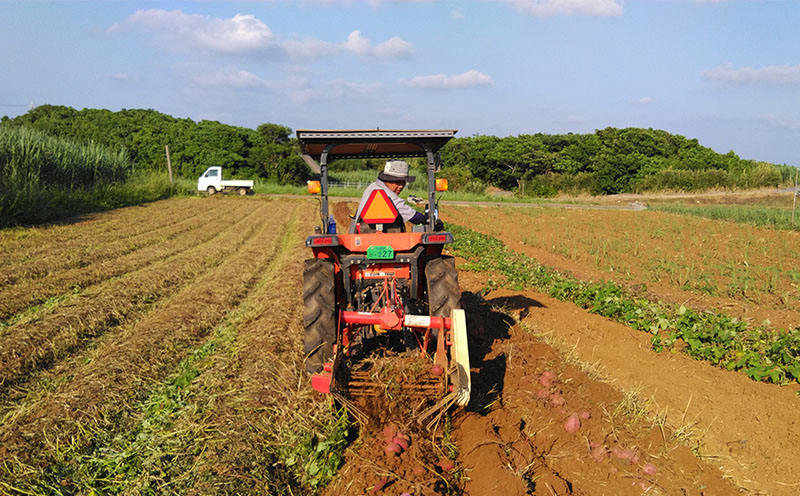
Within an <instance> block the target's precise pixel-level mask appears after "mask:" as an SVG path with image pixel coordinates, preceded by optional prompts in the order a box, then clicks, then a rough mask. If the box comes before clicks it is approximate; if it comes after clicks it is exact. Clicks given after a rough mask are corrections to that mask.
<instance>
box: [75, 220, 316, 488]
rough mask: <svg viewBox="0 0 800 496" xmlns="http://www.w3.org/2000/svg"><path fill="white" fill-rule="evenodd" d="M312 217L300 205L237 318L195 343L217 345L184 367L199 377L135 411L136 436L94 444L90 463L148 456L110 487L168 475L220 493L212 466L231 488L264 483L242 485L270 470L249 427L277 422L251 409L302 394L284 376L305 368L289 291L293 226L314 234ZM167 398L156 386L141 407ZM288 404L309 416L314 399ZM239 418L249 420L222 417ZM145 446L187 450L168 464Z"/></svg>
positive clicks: (296, 269)
mask: <svg viewBox="0 0 800 496" xmlns="http://www.w3.org/2000/svg"><path fill="white" fill-rule="evenodd" d="M312 218H313V213H312V207H311V205H310V204H306V205H303V206H302V207H301V211H300V212H299V216H295V218H294V219H293V220H292V221H291V222H290V224H289V225H287V226H286V228H285V231H284V232H283V233H282V235H281V236H280V237H281V240H280V246H279V247H278V248H277V252H276V254H275V256H274V258H272V259H271V260H270V262H269V264H268V265H267V266H266V267H265V268H264V270H263V272H262V274H263V275H262V277H261V279H260V281H259V283H258V284H257V286H256V288H255V289H254V291H253V292H251V293H250V294H249V295H248V296H247V298H246V299H245V300H243V301H242V303H241V305H240V306H239V308H237V310H236V313H237V314H238V315H237V316H235V317H232V318H231V320H230V321H229V322H226V323H225V324H224V325H223V326H221V327H219V328H217V329H216V330H215V332H214V334H213V335H212V336H211V337H210V338H209V339H208V340H206V341H205V342H204V343H203V344H202V346H200V347H199V348H195V350H198V349H199V350H207V349H211V350H213V352H212V353H211V354H210V355H202V356H203V358H202V359H201V360H199V361H198V360H196V359H195V360H193V361H192V365H189V367H197V369H199V372H198V374H199V375H198V376H197V378H196V379H195V380H194V382H193V384H191V385H187V386H186V389H185V390H184V391H183V393H182V394H181V398H180V399H179V400H176V401H175V402H174V403H171V404H167V405H164V406H163V408H157V409H155V408H154V407H152V406H151V407H149V408H147V409H145V411H144V412H140V413H139V415H137V419H136V424H135V425H136V426H135V427H133V428H132V430H133V432H134V433H136V435H135V436H133V435H131V436H128V437H127V438H125V440H124V441H122V440H120V439H118V438H117V439H115V440H114V441H113V442H111V443H109V444H108V445H107V446H104V447H103V448H101V449H98V450H96V451H97V453H98V454H97V456H96V458H93V459H92V460H91V461H90V463H92V464H94V465H98V466H104V465H106V464H108V463H109V460H111V459H113V458H114V457H118V456H120V454H122V453H124V454H125V456H141V457H142V458H145V462H144V463H143V465H142V466H141V470H139V471H137V472H136V473H127V474H126V476H125V479H124V480H119V482H118V485H117V486H114V487H115V488H119V489H121V490H123V491H125V492H128V491H135V492H146V491H155V492H157V493H161V492H164V491H166V490H168V487H169V486H170V485H171V484H172V482H171V481H175V480H181V481H182V485H183V486H184V487H191V488H192V491H193V492H196V493H207V492H219V491H220V490H221V488H222V487H227V486H228V483H223V485H222V486H220V485H219V482H217V484H215V486H214V488H213V489H212V487H211V486H208V485H206V484H207V483H208V482H209V479H208V477H207V475H206V474H208V473H210V472H212V471H218V470H221V471H223V472H224V473H228V474H232V476H231V477H230V478H228V479H229V482H230V488H231V490H242V489H243V488H244V487H248V488H251V489H253V488H258V487H261V488H263V487H264V484H263V480H262V482H261V483H259V482H253V483H252V484H250V483H244V484H242V478H246V477H252V478H253V479H264V477H263V476H264V471H265V470H266V471H269V470H270V469H269V468H268V467H269V465H270V464H269V463H268V462H266V461H265V460H264V454H263V451H264V449H265V448H266V447H267V446H269V445H270V443H271V442H272V441H271V440H270V439H269V438H268V437H267V436H266V435H265V432H264V429H263V426H262V427H260V428H257V430H258V431H259V432H260V433H259V432H254V430H253V426H252V425H251V424H252V423H254V424H256V425H262V424H272V423H274V421H273V420H271V419H270V417H269V416H268V415H265V414H257V415H255V416H254V415H251V414H250V413H251V412H254V411H263V410H264V408H265V407H264V405H263V404H264V402H265V401H267V400H269V402H270V404H271V405H272V406H276V405H283V404H284V403H285V402H284V400H285V399H286V397H293V396H295V395H297V394H298V391H296V389H297V385H298V380H297V379H298V377H297V376H296V375H294V376H292V377H291V378H290V379H289V378H287V377H280V376H281V374H282V372H283V370H282V369H284V367H285V366H286V365H288V364H292V365H294V368H295V369H296V370H295V371H294V372H295V374H297V373H300V372H299V371H300V370H301V369H302V367H300V366H299V365H298V361H299V360H300V359H301V358H302V357H301V356H300V353H299V351H300V349H301V346H300V343H301V342H302V341H301V339H302V338H301V332H302V331H301V330H300V329H299V328H298V322H299V321H300V313H299V311H300V307H299V306H297V294H296V291H294V289H295V288H296V287H297V285H298V284H300V280H299V276H300V274H301V271H302V259H303V258H304V257H305V255H306V253H305V251H306V250H307V248H305V247H304V246H303V244H302V237H303V235H302V234H300V233H298V226H297V223H298V221H299V222H300V223H301V224H303V227H302V230H303V233H305V232H310V231H311V223H310V222H309V219H312ZM198 353H200V354H202V351H199V352H198V351H193V352H189V353H187V356H189V357H197V356H198ZM286 368H289V367H286ZM279 372H280V373H279ZM283 379H288V380H283ZM303 379H304V378H303ZM302 382H303V385H302V386H301V388H300V391H299V393H304V396H311V395H312V394H313V393H310V392H309V391H308V390H307V388H306V387H305V384H304V383H305V380H303V381H302ZM163 396H164V393H163V392H162V390H161V389H159V390H157V391H155V392H154V393H151V395H150V397H151V399H148V400H147V404H148V405H154V404H155V403H156V402H158V403H159V404H163V400H160V399H159V398H163ZM174 396H175V394H174V393H173V396H172V397H173V398H174ZM318 406H319V405H316V407H318ZM287 408H288V409H290V410H292V409H293V410H295V411H296V412H303V417H304V418H305V419H310V418H311V416H312V410H314V408H315V406H314V405H313V404H304V405H302V406H301V407H299V408H292V407H291V406H287ZM317 409H318V408H317ZM154 410H155V411H154ZM165 415H169V419H170V420H169V422H164V421H162V420H161V419H162V418H164V416H165ZM239 415H241V418H249V419H250V420H249V421H248V422H229V421H228V420H227V419H231V418H236V417H238V416H239ZM209 431H214V432H217V433H218V434H217V435H216V436H215V438H216V440H215V441H213V442H211V443H209V442H208V441H209V440H208V436H206V435H204V433H206V432H209ZM142 436H147V438H148V439H149V441H148V443H147V445H146V446H144V445H143V444H142V443H141V442H140V441H139V439H140V437H142ZM144 451H147V452H161V453H165V454H167V453H181V454H183V456H181V457H179V458H175V459H172V458H171V457H170V458H169V461H168V462H167V461H166V460H167V458H165V457H162V458H153V457H146V453H144ZM187 455H188V456H187ZM195 455H196V456H195ZM237 474H239V475H240V476H237Z"/></svg>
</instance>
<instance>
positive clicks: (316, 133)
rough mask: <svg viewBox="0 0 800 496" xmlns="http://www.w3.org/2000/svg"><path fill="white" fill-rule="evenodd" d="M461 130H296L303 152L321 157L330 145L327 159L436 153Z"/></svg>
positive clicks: (422, 155) (396, 156) (417, 155)
mask: <svg viewBox="0 0 800 496" xmlns="http://www.w3.org/2000/svg"><path fill="white" fill-rule="evenodd" d="M457 132H458V130H456V129H430V130H418V129H415V130H412V129H409V130H383V129H351V130H338V131H333V130H309V129H298V130H297V131H295V134H296V135H297V140H298V141H299V142H300V150H301V153H302V154H303V155H308V156H311V157H313V158H314V159H316V160H318V159H319V158H320V156H321V155H322V153H323V151H324V150H325V149H326V147H329V148H328V156H327V159H328V160H333V159H337V158H405V157H424V156H425V155H426V152H428V151H430V152H432V153H436V152H437V151H439V149H440V148H441V147H443V146H444V145H445V143H447V142H448V141H450V139H452V138H453V137H454V136H455V134H456V133H457Z"/></svg>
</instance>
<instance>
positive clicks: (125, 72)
mask: <svg viewBox="0 0 800 496" xmlns="http://www.w3.org/2000/svg"><path fill="white" fill-rule="evenodd" d="M0 47H2V48H0V115H8V116H12V117H13V116H15V115H19V114H21V113H24V112H26V111H27V109H28V106H29V104H30V103H31V102H33V103H34V104H36V105H41V104H56V105H68V106H71V107H74V108H78V109H80V108H107V109H111V110H119V109H122V108H152V109H155V110H158V111H160V112H164V113H167V114H171V115H174V116H176V117H189V118H192V119H194V120H202V119H210V120H218V121H220V122H223V123H226V124H233V125H240V126H246V127H251V128H254V127H256V126H257V125H258V124H261V123H263V122H275V123H280V124H283V125H286V126H289V127H291V128H292V129H303V128H311V129H314V128H330V129H333V128H374V127H380V128H383V129H390V128H456V129H459V130H460V131H459V136H470V135H473V134H492V135H496V136H507V135H517V134H528V133H536V132H543V133H567V132H573V133H587V132H593V131H594V130H595V129H602V128H605V127H607V126H614V127H627V126H635V127H645V128H647V127H652V128H655V129H664V130H666V131H669V132H671V133H675V134H681V135H684V136H686V137H689V138H697V139H698V140H699V141H700V143H701V144H703V145H705V146H710V147H711V148H713V149H714V150H716V151H718V152H721V153H726V152H728V151H729V150H733V151H734V152H736V153H737V154H738V155H739V156H741V157H742V158H750V159H756V160H766V161H770V162H775V163H787V164H790V165H800V2H798V1H790V0H786V1H755V0H754V1H737V0H728V1H724V0H717V1H709V0H705V1H699V0H685V1H677V0H669V1H668V0H662V1H655V0H626V1H624V2H623V1H622V0H474V1H462V2H444V1H413V0H405V1H401V0H396V1H392V0H368V1H357V0H349V1H348V0H340V1H337V0H300V1H280V0H272V1H256V0H250V1H244V2H234V1H228V2H220V1H213V0H207V1H196V2H193V1H181V2H172V1H159V2H155V1H130V2H128V1H92V2H75V1H59V2H46V1H7V0H0Z"/></svg>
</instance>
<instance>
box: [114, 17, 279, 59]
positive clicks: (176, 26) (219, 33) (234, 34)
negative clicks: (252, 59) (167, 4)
mask: <svg viewBox="0 0 800 496" xmlns="http://www.w3.org/2000/svg"><path fill="white" fill-rule="evenodd" d="M135 29H141V30H143V31H148V32H151V33H153V34H154V35H155V36H156V37H157V38H158V39H159V40H160V41H161V42H162V43H163V45H164V46H165V47H166V48H170V49H173V50H178V51H190V50H196V49H204V50H209V51H212V52H220V53H237V52H249V51H256V50H263V49H265V48H268V47H269V46H270V45H271V44H272V43H273V42H274V41H275V36H274V35H273V34H272V31H270V29H269V28H268V27H267V25H266V24H264V23H263V22H261V21H260V20H258V19H257V18H256V17H255V16H253V15H252V14H236V15H235V16H233V17H232V18H230V19H218V18H213V17H209V16H204V15H199V14H186V13H184V12H183V11H180V10H172V11H167V10H162V9H147V10H137V11H136V12H134V13H133V14H132V15H131V16H130V17H128V18H127V19H126V20H125V21H123V22H122V23H121V24H114V25H113V26H111V27H110V28H109V32H112V33H114V32H121V31H126V30H135Z"/></svg>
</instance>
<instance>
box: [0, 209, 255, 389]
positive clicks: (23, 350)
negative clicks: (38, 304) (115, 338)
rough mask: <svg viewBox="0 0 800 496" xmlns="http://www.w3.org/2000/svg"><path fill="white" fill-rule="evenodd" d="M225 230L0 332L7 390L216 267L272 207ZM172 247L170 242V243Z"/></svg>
mask: <svg viewBox="0 0 800 496" xmlns="http://www.w3.org/2000/svg"><path fill="white" fill-rule="evenodd" d="M259 207H260V208H258V209H255V210H254V211H252V212H251V213H250V214H249V215H247V216H244V217H243V218H242V219H241V220H240V221H239V222H233V223H230V224H225V225H224V226H225V227H224V228H223V230H222V231H221V232H218V233H217V234H216V236H213V235H214V234H215V233H214V232H211V233H209V232H201V233H198V235H196V236H193V237H190V238H187V239H185V240H183V243H184V248H188V251H183V252H179V254H178V255H173V256H172V257H171V258H167V259H166V260H163V261H162V262H160V263H156V264H154V265H151V266H147V267H145V268H143V269H140V270H138V271H136V272H133V273H130V274H126V275H125V276H124V277H120V278H115V279H110V280H108V281H106V282H104V283H102V284H99V285H97V286H95V287H93V288H91V289H90V290H86V291H84V292H83V293H81V294H80V295H77V296H76V297H74V298H73V301H72V302H71V303H63V304H62V305H60V306H59V311H58V312H57V313H52V314H48V315H38V316H37V317H36V318H35V319H34V320H32V321H23V322H19V323H17V324H14V325H12V326H11V327H9V328H7V329H6V330H5V332H3V334H2V335H0V384H2V388H1V389H0V391H2V390H6V389H7V388H9V387H10V386H12V385H13V384H14V383H15V382H18V381H19V380H20V379H22V378H23V377H24V376H25V375H26V374H27V373H29V372H30V371H32V370H35V369H38V368H41V367H46V366H48V364H50V363H52V361H53V360H56V359H57V358H58V357H60V356H62V355H63V354H65V353H67V352H69V351H71V350H73V349H74V348H75V347H76V346H78V345H79V343H81V342H84V343H85V342H86V341H87V340H88V339H92V338H93V337H95V336H98V335H100V334H103V333H104V332H107V331H108V329H111V328H116V327H118V326H119V325H120V324H121V323H123V322H125V321H127V320H130V319H134V318H135V316H136V315H137V314H138V313H139V312H141V311H143V310H144V309H145V308H147V307H149V306H151V305H153V304H154V303H156V302H157V301H158V300H159V299H161V298H162V297H164V296H168V295H169V294H171V293H172V292H174V291H175V290H176V289H177V288H180V287H181V286H183V285H184V284H186V283H187V282H189V281H191V280H192V279H193V278H195V277H197V276H198V275H199V274H202V273H205V272H206V271H208V270H210V269H212V268H213V267H214V266H215V265H216V264H217V263H219V262H220V261H222V260H224V259H225V257H226V256H228V255H229V254H231V253H234V252H235V251H236V249H237V248H238V247H239V246H240V245H241V244H242V243H245V242H246V241H247V236H248V235H249V234H250V233H251V232H253V231H254V230H255V229H257V227H258V224H259V221H260V218H261V216H262V215H263V213H264V212H266V211H267V210H269V206H268V205H267V204H260V205H259ZM166 248H167V249H168V250H169V249H170V247H169V246H167V247H166Z"/></svg>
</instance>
